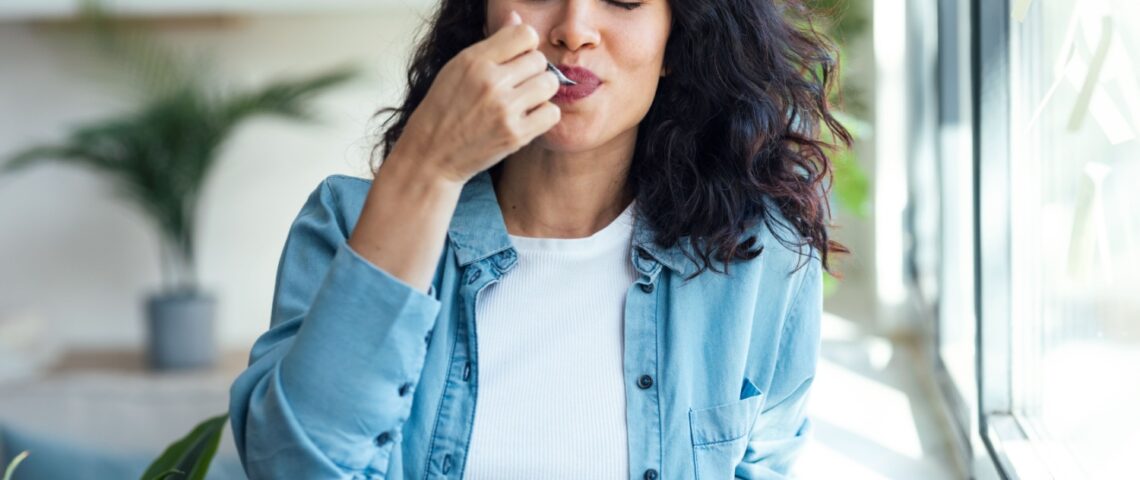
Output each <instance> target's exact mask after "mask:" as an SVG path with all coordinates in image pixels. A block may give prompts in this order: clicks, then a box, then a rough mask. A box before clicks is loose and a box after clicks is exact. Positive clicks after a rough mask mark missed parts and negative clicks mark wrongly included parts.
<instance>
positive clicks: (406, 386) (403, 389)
mask: <svg viewBox="0 0 1140 480" xmlns="http://www.w3.org/2000/svg"><path fill="white" fill-rule="evenodd" d="M409 388H412V384H411V383H405V384H403V385H400V396H401V397H402V396H404V395H407V394H408V389H409Z"/></svg>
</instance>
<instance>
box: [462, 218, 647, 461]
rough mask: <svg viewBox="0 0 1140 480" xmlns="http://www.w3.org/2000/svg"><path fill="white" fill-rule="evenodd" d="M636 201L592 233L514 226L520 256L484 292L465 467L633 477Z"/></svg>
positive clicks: (478, 316)
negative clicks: (630, 382) (629, 378)
mask: <svg viewBox="0 0 1140 480" xmlns="http://www.w3.org/2000/svg"><path fill="white" fill-rule="evenodd" d="M633 207H634V206H633V204H632V203H631V204H630V205H629V206H628V207H627V208H626V209H625V211H624V212H622V214H621V215H620V216H618V217H617V218H616V219H614V221H613V222H611V223H610V224H609V225H608V226H606V227H605V228H603V229H602V230H599V231H598V232H596V233H595V234H593V235H591V236H589V237H584V238H534V237H519V236H515V235H510V239H511V242H512V243H513V244H514V246H515V248H516V249H517V250H518V253H519V258H518V264H517V265H515V267H514V268H513V269H511V270H510V271H509V272H508V273H507V274H506V275H505V276H503V278H501V279H500V280H499V281H498V282H497V283H494V284H491V285H490V286H488V287H487V288H486V289H485V290H483V291H482V293H480V294H479V297H478V299H477V302H476V306H475V309H476V317H475V318H476V323H477V326H476V335H477V337H476V338H477V345H478V360H479V369H478V370H479V371H478V382H479V389H478V397H477V400H476V403H475V420H474V421H475V424H474V427H473V431H472V434H471V446H470V451H469V453H468V457H467V464H466V468H465V470H464V478H465V479H468V480H472V479H479V480H482V479H495V480H512V479H520V480H521V479H533V478H543V479H583V478H590V479H618V478H629V460H628V458H629V457H628V452H629V447H628V445H627V443H626V419H625V380H624V376H623V374H622V356H623V345H624V344H623V332H624V322H623V319H624V318H625V297H626V293H627V292H628V291H629V288H630V286H631V285H632V284H633V282H634V281H635V280H636V279H637V271H636V270H634V268H633V266H632V265H631V264H630V260H629V258H630V256H629V255H630V252H629V248H630V244H631V241H632V235H633Z"/></svg>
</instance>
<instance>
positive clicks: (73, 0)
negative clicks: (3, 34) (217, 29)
mask: <svg viewBox="0 0 1140 480" xmlns="http://www.w3.org/2000/svg"><path fill="white" fill-rule="evenodd" d="M103 4H104V5H105V6H106V7H107V8H108V10H109V11H111V12H113V13H114V14H116V15H119V16H125V17H181V16H202V15H269V14H301V13H337V12H352V11H360V10H377V11H379V10H385V9H391V8H396V9H416V10H418V9H422V8H425V7H428V6H430V5H431V3H430V2H429V0H323V1H315V0H245V1H240V2H237V1H225V0H201V1H195V0H114V1H110V0H106V1H104V3H103ZM80 5H81V2H80V1H78V0H6V1H4V2H3V3H0V22H20V21H42V20H57V21H58V20H67V19H72V18H75V17H76V15H77V13H78V12H79V11H80V8H79V6H80Z"/></svg>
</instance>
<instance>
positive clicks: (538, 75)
mask: <svg viewBox="0 0 1140 480" xmlns="http://www.w3.org/2000/svg"><path fill="white" fill-rule="evenodd" d="M538 44H539V36H538V32H536V31H535V30H534V28H533V27H531V26H529V25H524V24H523V23H522V19H521V18H520V17H519V15H518V13H517V12H515V11H511V17H510V19H509V20H508V21H507V23H506V24H505V25H504V26H503V27H502V28H500V29H499V30H498V31H497V32H495V33H494V34H493V35H491V36H490V37H488V38H486V39H484V40H482V41H480V42H477V43H475V44H473V45H471V46H469V47H467V48H466V49H464V50H463V51H461V52H460V53H459V54H458V55H456V56H455V57H454V58H452V59H451V60H450V61H449V62H447V64H445V65H444V66H443V68H442V69H441V70H440V73H439V75H438V76H437V77H436V79H435V80H434V82H433V83H432V85H431V88H430V89H429V90H428V93H427V95H426V96H425V98H424V100H423V102H421V103H420V105H419V107H417V108H416V109H415V111H413V112H412V115H411V116H410V117H409V119H408V123H407V125H405V127H404V132H403V134H402V135H401V139H400V141H398V142H397V145H399V143H401V142H403V141H404V139H405V138H406V139H407V142H406V143H407V144H409V145H407V146H408V147H409V148H411V150H409V151H407V154H408V155H409V156H411V157H413V158H419V159H420V160H421V161H422V162H423V164H426V167H427V168H431V169H432V170H433V171H434V172H435V174H436V175H440V176H442V177H444V179H446V180H448V181H451V182H455V183H456V184H458V185H462V184H464V183H466V182H467V180H468V179H470V178H471V177H473V176H475V175H476V174H478V173H479V172H481V171H483V170H485V169H487V168H489V167H491V166H492V165H494V164H496V163H498V162H499V161H501V160H502V159H503V158H506V156H507V155H510V154H511V153H514V152H515V151H518V150H519V149H520V148H522V147H523V146H525V145H526V144H528V143H530V142H531V140H533V139H534V138H535V137H537V136H539V135H541V134H543V133H545V132H546V131H547V130H550V129H551V128H552V127H554V125H557V124H558V122H559V120H560V119H561V118H562V113H561V110H560V109H559V108H558V106H557V105H555V104H553V103H551V102H550V101H549V100H550V99H551V98H552V97H553V96H554V94H556V93H558V86H559V84H558V79H557V77H555V76H554V74H553V73H550V72H549V71H547V70H546V56H545V55H543V54H542V52H540V51H538V50H537V47H538Z"/></svg>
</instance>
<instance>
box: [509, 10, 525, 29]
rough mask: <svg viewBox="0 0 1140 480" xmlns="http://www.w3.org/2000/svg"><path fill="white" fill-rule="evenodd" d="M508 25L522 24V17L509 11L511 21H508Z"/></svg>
mask: <svg viewBox="0 0 1140 480" xmlns="http://www.w3.org/2000/svg"><path fill="white" fill-rule="evenodd" d="M508 23H510V24H511V25H518V24H520V23H522V17H520V16H519V12H516V11H514V10H511V19H510V20H508Z"/></svg>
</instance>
